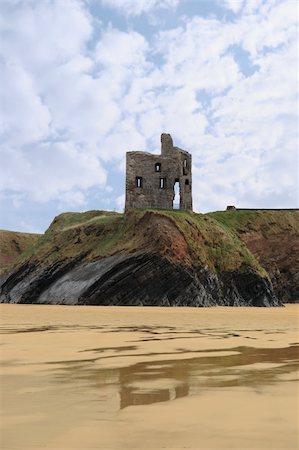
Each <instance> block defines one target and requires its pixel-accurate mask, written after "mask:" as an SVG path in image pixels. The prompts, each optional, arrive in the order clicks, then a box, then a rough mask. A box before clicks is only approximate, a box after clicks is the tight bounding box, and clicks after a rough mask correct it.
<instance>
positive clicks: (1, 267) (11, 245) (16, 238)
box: [0, 230, 41, 273]
mask: <svg viewBox="0 0 299 450" xmlns="http://www.w3.org/2000/svg"><path fill="white" fill-rule="evenodd" d="M40 236H41V235H40V234H34V233H19V232H16V231H6V230H0V243H1V249H0V273H2V272H4V271H5V270H6V269H7V268H8V267H9V266H10V265H11V263H13V262H15V261H16V260H17V258H18V257H19V256H20V255H21V254H23V253H24V252H25V251H26V250H27V249H28V248H29V247H31V246H32V245H33V244H34V243H35V242H36V241H37V240H38V239H39V238H40Z"/></svg>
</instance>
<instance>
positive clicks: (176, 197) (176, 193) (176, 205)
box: [172, 179, 181, 209]
mask: <svg viewBox="0 0 299 450" xmlns="http://www.w3.org/2000/svg"><path fill="white" fill-rule="evenodd" d="M180 206H181V194H180V183H179V180H178V179H176V180H175V183H174V185H173V204H172V208H173V209H180Z"/></svg>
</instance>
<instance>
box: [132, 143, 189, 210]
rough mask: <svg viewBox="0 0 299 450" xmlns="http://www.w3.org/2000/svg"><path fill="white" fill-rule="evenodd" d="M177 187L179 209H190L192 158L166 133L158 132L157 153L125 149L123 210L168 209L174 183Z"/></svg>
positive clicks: (172, 199)
mask: <svg viewBox="0 0 299 450" xmlns="http://www.w3.org/2000/svg"><path fill="white" fill-rule="evenodd" d="M176 182H179V186H180V209H184V210H192V159H191V155H190V153H188V152H186V151H185V150H182V149H180V148H178V147H174V146H173V142H172V138H171V136H170V135H169V134H162V135H161V155H154V154H151V153H147V152H127V161H126V210H127V209H130V208H157V209H172V208H173V201H174V196H175V193H174V185H175V183H176Z"/></svg>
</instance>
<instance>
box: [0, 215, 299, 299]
mask: <svg viewBox="0 0 299 450" xmlns="http://www.w3.org/2000/svg"><path fill="white" fill-rule="evenodd" d="M298 219H299V214H298V212H278V211H273V212H271V211H256V212H254V211H250V212H242V211H223V212H216V213H211V214H195V213H189V212H183V211H162V210H132V211H131V212H129V213H127V214H125V215H123V214H117V213H113V212H105V211H88V212H85V213H64V214H61V215H60V216H58V217H56V218H55V219H54V221H53V222H52V224H51V225H50V227H49V228H48V230H47V231H46V232H45V234H44V235H41V236H40V237H38V238H37V239H34V242H32V245H29V247H28V248H27V249H26V250H25V251H24V252H23V253H22V254H21V255H20V256H19V257H18V259H16V260H15V261H14V262H13V263H12V264H11V266H10V267H9V268H6V269H5V272H4V273H3V274H2V276H1V282H0V284H1V291H0V301H1V302H8V303H51V304H71V305H145V306H154V305H157V306H211V305H231V306H280V305H281V304H282V302H283V301H292V300H294V299H296V298H298V297H299V288H298V285H299V283H298V272H299V271H298V263H299V260H298V253H299V252H298V242H299V226H298V224H299V220H298Z"/></svg>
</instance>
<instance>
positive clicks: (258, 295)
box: [0, 252, 281, 306]
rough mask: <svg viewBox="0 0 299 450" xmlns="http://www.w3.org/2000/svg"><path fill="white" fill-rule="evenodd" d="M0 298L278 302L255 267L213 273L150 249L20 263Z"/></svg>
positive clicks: (235, 303) (47, 301) (50, 301)
mask: <svg viewBox="0 0 299 450" xmlns="http://www.w3.org/2000/svg"><path fill="white" fill-rule="evenodd" d="M1 285H2V286H1V291H0V301H1V302H2V303H3V302H8V303H40V304H41V303H45V304H68V305H140V306H142V305H143V306H213V305H230V306H280V305H281V303H280V301H279V300H278V299H277V297H276V296H275V294H274V292H273V290H272V287H271V284H270V282H269V281H268V280H267V279H266V278H262V277H261V276H259V275H258V274H257V273H255V272H254V271H251V270H250V269H246V270H245V271H241V270H236V271H233V272H222V273H220V274H218V275H217V274H216V273H215V272H213V271H212V270H210V269H209V268H207V267H201V268H196V269H195V268H192V267H188V266H185V265H182V264H179V263H173V262H171V261H170V260H169V259H167V258H165V257H163V256H161V255H159V254H154V253H149V252H135V253H125V252H120V253H116V254H114V255H112V256H109V257H106V258H102V259H100V260H97V261H93V262H83V261H81V260H79V259H71V260H67V261H66V262H65V261H60V262H55V264H53V265H49V266H47V267H41V266H40V265H38V264H36V263H34V262H33V261H30V262H27V263H24V264H23V265H22V266H20V267H18V268H17V269H15V270H14V271H13V272H11V273H10V274H9V275H8V276H6V277H3V278H2V283H1Z"/></svg>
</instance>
